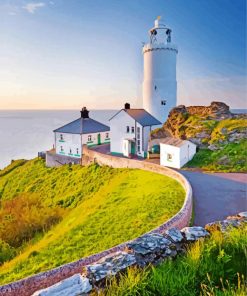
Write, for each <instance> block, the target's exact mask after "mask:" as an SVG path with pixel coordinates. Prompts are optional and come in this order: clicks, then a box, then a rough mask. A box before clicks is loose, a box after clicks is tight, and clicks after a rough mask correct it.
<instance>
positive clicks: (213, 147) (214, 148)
mask: <svg viewBox="0 0 247 296" xmlns="http://www.w3.org/2000/svg"><path fill="white" fill-rule="evenodd" d="M208 149H209V150H212V151H216V150H219V147H218V146H217V145H215V144H211V145H209V146H208Z"/></svg>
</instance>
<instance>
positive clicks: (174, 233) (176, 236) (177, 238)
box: [164, 228, 184, 243]
mask: <svg viewBox="0 0 247 296" xmlns="http://www.w3.org/2000/svg"><path fill="white" fill-rule="evenodd" d="M164 235H165V236H166V237H167V238H168V239H169V240H171V241H172V242H174V243H180V242H182V241H183V240H184V237H183V235H182V233H181V232H180V231H179V230H178V229H177V228H171V229H168V230H166V231H165V233H164Z"/></svg>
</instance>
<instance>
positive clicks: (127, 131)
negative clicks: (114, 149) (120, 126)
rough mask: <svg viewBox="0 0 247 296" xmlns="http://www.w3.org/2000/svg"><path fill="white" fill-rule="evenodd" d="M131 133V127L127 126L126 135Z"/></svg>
mask: <svg viewBox="0 0 247 296" xmlns="http://www.w3.org/2000/svg"><path fill="white" fill-rule="evenodd" d="M129 132H130V127H129V126H128V125H127V126H126V133H129Z"/></svg>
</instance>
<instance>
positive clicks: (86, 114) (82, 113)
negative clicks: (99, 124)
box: [80, 107, 89, 118]
mask: <svg viewBox="0 0 247 296" xmlns="http://www.w3.org/2000/svg"><path fill="white" fill-rule="evenodd" d="M80 112H81V118H89V115H88V114H89V111H88V110H87V108H86V107H83V108H82V109H81V111H80Z"/></svg>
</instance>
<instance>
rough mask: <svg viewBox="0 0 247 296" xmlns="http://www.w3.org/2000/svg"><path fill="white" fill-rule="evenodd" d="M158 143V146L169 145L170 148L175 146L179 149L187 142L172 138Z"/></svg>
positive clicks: (163, 139)
mask: <svg viewBox="0 0 247 296" xmlns="http://www.w3.org/2000/svg"><path fill="white" fill-rule="evenodd" d="M159 140H160V141H159V143H160V144H166V145H171V146H175V147H181V146H183V145H184V144H187V143H188V142H189V141H187V140H181V139H177V138H173V137H166V138H162V139H159Z"/></svg>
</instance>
